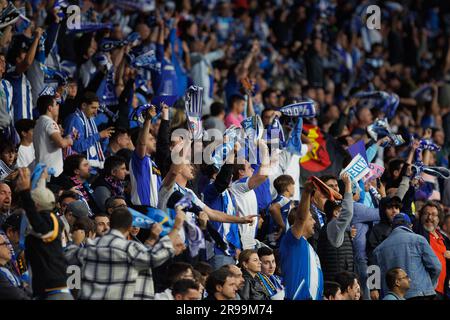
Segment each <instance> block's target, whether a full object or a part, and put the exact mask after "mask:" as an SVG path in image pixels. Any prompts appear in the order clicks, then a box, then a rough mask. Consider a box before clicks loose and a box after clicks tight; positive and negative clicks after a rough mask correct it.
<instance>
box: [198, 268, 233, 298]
mask: <svg viewBox="0 0 450 320" xmlns="http://www.w3.org/2000/svg"><path fill="white" fill-rule="evenodd" d="M228 277H233V274H232V273H231V271H230V269H229V267H228V266H223V267H221V268H219V269H217V270H215V271H213V272H211V274H210V275H209V277H208V279H207V280H206V285H205V289H206V292H208V295H210V296H214V294H215V293H216V292H217V286H223V285H224V283H225V282H226V281H227V278H228Z"/></svg>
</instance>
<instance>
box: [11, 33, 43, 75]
mask: <svg viewBox="0 0 450 320" xmlns="http://www.w3.org/2000/svg"><path fill="white" fill-rule="evenodd" d="M43 32H44V31H43V30H42V29H41V28H37V29H36V30H35V32H34V40H33V43H32V44H31V47H30V49H29V50H28V52H27V55H26V56H25V59H24V60H23V61H22V62H21V63H20V64H18V65H17V66H16V73H18V74H21V73H24V72H26V71H27V70H28V68H29V67H30V66H31V64H32V63H33V61H34V57H35V56H36V51H37V47H38V45H39V39H40V38H41V36H42V33H43Z"/></svg>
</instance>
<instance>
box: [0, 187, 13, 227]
mask: <svg viewBox="0 0 450 320" xmlns="http://www.w3.org/2000/svg"><path fill="white" fill-rule="evenodd" d="M10 210H11V188H10V187H9V185H7V184H6V183H4V182H0V225H2V224H3V223H4V222H5V220H6V218H8V217H9V215H10Z"/></svg>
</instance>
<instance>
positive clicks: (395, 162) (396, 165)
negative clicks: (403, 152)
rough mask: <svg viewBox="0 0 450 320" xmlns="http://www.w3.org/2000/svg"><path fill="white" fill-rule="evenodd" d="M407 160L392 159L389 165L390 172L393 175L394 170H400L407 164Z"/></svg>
mask: <svg viewBox="0 0 450 320" xmlns="http://www.w3.org/2000/svg"><path fill="white" fill-rule="evenodd" d="M405 163H406V161H405V160H404V159H398V158H396V159H392V160H390V161H389V163H388V167H389V174H390V175H391V176H392V175H393V174H394V171H396V170H400V168H401V166H402V165H403V164H405Z"/></svg>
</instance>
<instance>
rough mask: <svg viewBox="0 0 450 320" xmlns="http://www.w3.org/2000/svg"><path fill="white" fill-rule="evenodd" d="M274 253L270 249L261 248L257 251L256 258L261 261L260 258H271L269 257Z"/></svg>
mask: <svg viewBox="0 0 450 320" xmlns="http://www.w3.org/2000/svg"><path fill="white" fill-rule="evenodd" d="M273 254H274V253H273V250H272V249H270V248H269V247H264V246H263V247H261V248H259V249H258V257H259V258H260V259H261V258H262V257H265V256H271V255H273Z"/></svg>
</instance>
